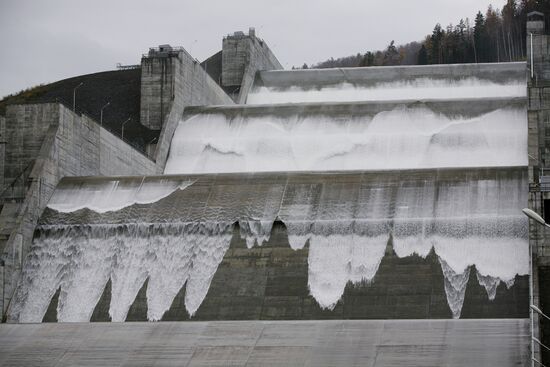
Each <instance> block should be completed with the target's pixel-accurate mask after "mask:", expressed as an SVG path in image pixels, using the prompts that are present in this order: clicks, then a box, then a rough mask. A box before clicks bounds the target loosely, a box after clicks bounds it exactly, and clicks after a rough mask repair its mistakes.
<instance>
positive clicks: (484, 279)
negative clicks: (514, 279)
mask: <svg viewBox="0 0 550 367" xmlns="http://www.w3.org/2000/svg"><path fill="white" fill-rule="evenodd" d="M476 276H477V282H478V283H479V284H480V285H482V286H483V287H484V288H485V290H486V291H487V296H488V297H489V299H490V300H491V301H494V299H495V298H496V296H497V288H498V286H499V284H500V279H499V278H495V277H492V276H489V275H486V276H483V275H481V274H480V273H479V271H476ZM508 284H510V283H509V282H507V283H506V285H507V286H508Z"/></svg>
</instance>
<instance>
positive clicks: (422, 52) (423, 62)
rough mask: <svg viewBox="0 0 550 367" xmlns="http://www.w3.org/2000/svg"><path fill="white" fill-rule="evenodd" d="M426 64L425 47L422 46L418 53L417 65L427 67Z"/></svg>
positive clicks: (426, 51)
mask: <svg viewBox="0 0 550 367" xmlns="http://www.w3.org/2000/svg"><path fill="white" fill-rule="evenodd" d="M427 64H428V50H426V46H424V45H422V46H421V47H420V51H418V65H427Z"/></svg>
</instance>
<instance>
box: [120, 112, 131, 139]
mask: <svg viewBox="0 0 550 367" xmlns="http://www.w3.org/2000/svg"><path fill="white" fill-rule="evenodd" d="M131 119H132V118H131V117H128V119H127V120H126V121H124V122H123V123H122V133H121V138H122V140H124V125H126V124H127V123H128V122H130V120H131Z"/></svg>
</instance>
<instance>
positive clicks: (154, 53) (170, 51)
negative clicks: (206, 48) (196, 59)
mask: <svg viewBox="0 0 550 367" xmlns="http://www.w3.org/2000/svg"><path fill="white" fill-rule="evenodd" d="M180 52H185V53H187V51H185V49H184V48H183V47H181V46H178V47H170V48H162V49H161V48H160V47H150V48H149V52H148V53H146V54H142V55H141V56H142V57H144V58H149V57H159V56H172V55H178V54H179V53H180Z"/></svg>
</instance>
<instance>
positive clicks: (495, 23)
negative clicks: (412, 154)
mask: <svg viewBox="0 0 550 367" xmlns="http://www.w3.org/2000/svg"><path fill="white" fill-rule="evenodd" d="M535 10H536V11H540V12H542V13H544V14H545V15H546V22H547V28H548V25H549V24H548V23H549V20H550V0H519V1H518V0H508V1H507V3H506V5H504V7H503V8H502V9H497V8H494V7H493V6H489V8H488V9H487V10H486V11H485V12H481V11H479V12H478V13H477V15H475V17H474V18H473V20H470V19H469V18H466V19H460V20H459V21H458V23H457V24H449V25H447V26H446V27H444V26H442V25H441V24H439V23H438V24H436V25H435V27H434V29H433V31H432V33H431V34H429V35H427V36H426V37H425V38H424V40H422V41H420V42H411V43H408V44H405V45H400V46H396V45H395V42H394V41H391V42H390V43H389V45H388V47H387V48H386V49H385V50H383V51H367V52H365V53H358V54H357V55H353V56H348V57H342V58H338V59H334V58H330V59H329V60H326V61H323V62H319V63H317V64H314V65H310V66H308V65H307V64H304V65H303V66H302V68H316V69H322V68H334V67H357V66H386V65H426V64H455V63H476V62H505V61H519V60H524V59H525V58H526V54H525V51H526V45H525V42H526V37H527V34H526V30H525V26H526V22H527V14H528V13H530V12H532V11H535Z"/></svg>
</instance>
